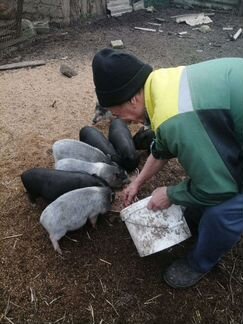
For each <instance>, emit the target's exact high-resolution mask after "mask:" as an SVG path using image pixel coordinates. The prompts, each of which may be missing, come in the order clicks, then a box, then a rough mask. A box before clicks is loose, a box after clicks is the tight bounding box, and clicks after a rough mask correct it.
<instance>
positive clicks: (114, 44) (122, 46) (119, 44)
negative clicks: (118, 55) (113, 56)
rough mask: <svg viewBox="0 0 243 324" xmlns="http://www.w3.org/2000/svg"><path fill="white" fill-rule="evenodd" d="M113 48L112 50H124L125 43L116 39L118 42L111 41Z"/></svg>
mask: <svg viewBox="0 0 243 324" xmlns="http://www.w3.org/2000/svg"><path fill="white" fill-rule="evenodd" d="M111 46H112V48H118V49H119V48H124V47H125V46H124V43H123V41H122V40H121V39H116V40H113V41H111Z"/></svg>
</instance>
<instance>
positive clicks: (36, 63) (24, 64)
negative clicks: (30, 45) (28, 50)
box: [0, 60, 46, 71]
mask: <svg viewBox="0 0 243 324" xmlns="http://www.w3.org/2000/svg"><path fill="white" fill-rule="evenodd" d="M45 64H46V62H45V61H41V60H40V61H25V62H18V63H11V64H4V65H0V71H5V70H13V69H21V68H26V67H35V66H40V65H45Z"/></svg>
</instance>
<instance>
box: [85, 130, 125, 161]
mask: <svg viewBox="0 0 243 324" xmlns="http://www.w3.org/2000/svg"><path fill="white" fill-rule="evenodd" d="M79 140H80V141H81V142H84V143H86V144H89V145H91V146H94V147H96V148H97V149H99V150H101V151H102V152H103V153H105V154H106V155H109V156H110V157H111V160H112V161H114V162H116V163H118V164H119V155H118V154H117V152H116V150H115V149H114V147H113V145H112V144H111V142H110V141H109V140H108V139H107V138H106V137H105V136H104V134H103V133H102V132H100V131H99V130H98V129H97V128H94V127H90V126H84V127H83V128H81V129H80V131H79Z"/></svg>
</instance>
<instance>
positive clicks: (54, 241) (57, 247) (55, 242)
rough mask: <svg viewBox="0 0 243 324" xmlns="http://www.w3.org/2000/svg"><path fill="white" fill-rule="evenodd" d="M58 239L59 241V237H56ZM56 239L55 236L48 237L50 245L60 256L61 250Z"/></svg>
mask: <svg viewBox="0 0 243 324" xmlns="http://www.w3.org/2000/svg"><path fill="white" fill-rule="evenodd" d="M58 239H60V237H59V236H58ZM58 239H57V236H56V235H50V240H51V243H52V245H53V247H54V250H55V251H57V252H58V253H59V254H61V255H62V250H61V248H60V246H59V243H58Z"/></svg>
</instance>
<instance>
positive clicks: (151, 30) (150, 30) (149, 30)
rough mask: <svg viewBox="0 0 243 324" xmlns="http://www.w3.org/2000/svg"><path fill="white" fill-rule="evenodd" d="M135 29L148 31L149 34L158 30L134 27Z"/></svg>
mask: <svg viewBox="0 0 243 324" xmlns="http://www.w3.org/2000/svg"><path fill="white" fill-rule="evenodd" d="M134 29H137V30H142V31H147V32H156V29H153V28H143V27H134Z"/></svg>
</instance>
